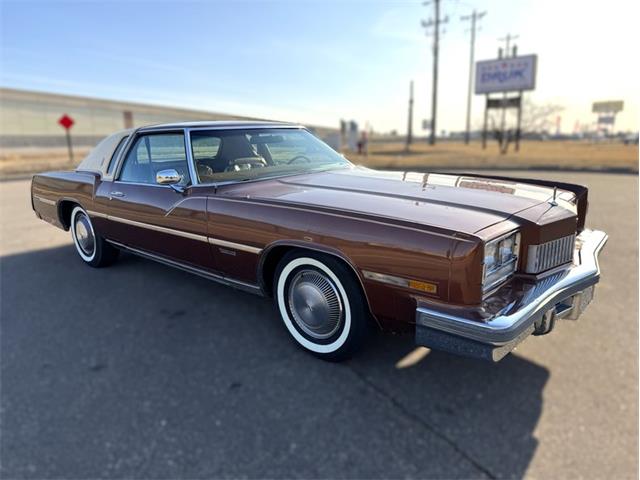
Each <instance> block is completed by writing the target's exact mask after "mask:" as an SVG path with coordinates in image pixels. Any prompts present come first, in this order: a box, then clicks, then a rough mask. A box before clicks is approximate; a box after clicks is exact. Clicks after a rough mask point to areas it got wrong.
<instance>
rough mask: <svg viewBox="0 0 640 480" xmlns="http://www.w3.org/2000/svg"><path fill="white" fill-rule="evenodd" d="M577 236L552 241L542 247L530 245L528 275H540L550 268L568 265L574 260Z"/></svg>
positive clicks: (542, 244)
mask: <svg viewBox="0 0 640 480" xmlns="http://www.w3.org/2000/svg"><path fill="white" fill-rule="evenodd" d="M575 243H576V236H575V234H574V235H569V236H567V237H562V238H558V239H556V240H551V241H550V242H547V243H541V244H540V245H530V246H529V251H528V252H527V268H526V272H527V273H540V272H544V271H545V270H549V269H550V268H553V267H557V266H558V265H562V264H563V263H568V262H570V261H571V260H572V259H573V249H574V246H575Z"/></svg>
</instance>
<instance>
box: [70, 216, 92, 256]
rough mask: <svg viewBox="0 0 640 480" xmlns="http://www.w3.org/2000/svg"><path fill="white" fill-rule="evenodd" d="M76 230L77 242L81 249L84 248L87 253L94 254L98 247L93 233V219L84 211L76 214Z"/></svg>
mask: <svg viewBox="0 0 640 480" xmlns="http://www.w3.org/2000/svg"><path fill="white" fill-rule="evenodd" d="M74 231H75V234H76V235H75V237H76V242H77V244H78V246H79V247H80V250H82V251H83V252H84V254H85V255H88V256H90V255H92V254H93V251H94V250H95V248H96V239H95V236H94V235H93V228H92V227H91V221H90V220H89V218H88V217H87V216H86V215H85V214H84V213H78V214H77V215H76V218H75V224H74Z"/></svg>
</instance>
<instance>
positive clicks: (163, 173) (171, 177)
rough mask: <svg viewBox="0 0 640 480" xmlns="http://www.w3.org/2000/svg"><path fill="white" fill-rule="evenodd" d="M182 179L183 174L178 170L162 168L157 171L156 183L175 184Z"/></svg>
mask: <svg viewBox="0 0 640 480" xmlns="http://www.w3.org/2000/svg"><path fill="white" fill-rule="evenodd" d="M181 181H182V175H180V174H179V173H178V172H176V171H175V170H174V169H173V168H169V169H167V170H160V171H159V172H158V173H156V183H159V184H160V185H175V184H176V183H180V182H181Z"/></svg>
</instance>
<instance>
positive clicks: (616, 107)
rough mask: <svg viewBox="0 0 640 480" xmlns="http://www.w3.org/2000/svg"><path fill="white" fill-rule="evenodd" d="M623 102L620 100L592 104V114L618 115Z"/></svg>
mask: <svg viewBox="0 0 640 480" xmlns="http://www.w3.org/2000/svg"><path fill="white" fill-rule="evenodd" d="M623 107H624V102H623V101H622V100H613V101H608V102H593V107H592V111H593V113H618V112H621V111H622V108H623Z"/></svg>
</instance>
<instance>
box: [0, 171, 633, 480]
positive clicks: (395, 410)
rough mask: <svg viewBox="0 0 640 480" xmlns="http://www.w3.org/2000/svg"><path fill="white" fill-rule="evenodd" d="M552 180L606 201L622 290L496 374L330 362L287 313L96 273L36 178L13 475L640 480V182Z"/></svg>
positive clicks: (600, 206)
mask: <svg viewBox="0 0 640 480" xmlns="http://www.w3.org/2000/svg"><path fill="white" fill-rule="evenodd" d="M504 173H505V172H496V174H504ZM519 175H523V172H520V173H519ZM532 175H534V176H536V177H543V178H555V179H558V180H562V181H570V182H577V183H583V184H586V185H588V186H589V187H590V207H589V216H588V221H587V223H588V225H589V226H590V227H593V228H598V229H603V230H605V231H607V232H608V233H609V235H610V239H609V243H608V245H607V247H606V249H605V250H604V252H603V255H602V257H601V267H602V275H603V279H602V282H601V284H600V286H599V288H598V290H597V291H596V298H595V300H594V303H593V304H592V305H591V306H590V308H589V309H588V310H587V312H586V313H585V314H584V315H583V316H582V317H581V318H580V320H579V321H578V322H571V321H563V322H561V323H560V324H559V325H558V326H557V328H556V330H555V331H554V332H553V333H552V334H551V335H548V336H545V337H534V338H529V339H528V340H527V341H526V342H525V343H524V344H522V345H521V346H520V347H519V348H518V349H517V351H516V352H515V353H514V354H511V355H509V356H508V357H507V358H505V359H504V360H503V361H502V362H500V363H498V364H495V365H493V364H489V363H482V362H480V361H476V360H468V359H463V358H457V357H454V356H451V355H447V354H443V353H439V352H435V351H431V352H425V351H420V350H418V351H416V350H415V346H414V345H413V344H412V338H411V337H410V336H400V337H395V336H384V335H377V336H375V337H374V338H372V339H371V341H370V342H369V344H368V346H367V348H366V349H365V350H364V351H363V352H362V353H361V354H360V355H358V356H357V357H355V358H354V359H352V360H350V361H348V362H346V363H343V364H332V363H326V362H322V361H320V360H317V359H315V358H314V357H312V356H310V355H308V354H306V353H304V352H302V351H301V350H299V349H298V348H296V346H295V345H294V344H293V342H292V341H291V340H290V339H289V337H288V335H287V333H286V331H285V329H284V328H283V327H282V326H281V325H280V323H279V319H278V318H277V317H276V315H275V313H274V311H273V309H272V306H271V301H270V300H269V299H263V298H258V297H255V296H252V295H249V294H246V293H241V292H238V291H235V290H232V289H230V288H227V287H223V286H219V285H217V284H215V283H211V282H209V281H207V280H205V279H202V278H199V277H196V276H192V275H189V274H187V273H184V272H182V271H178V270H174V269H171V268H169V267H166V266H162V265H159V264H156V263H153V262H150V261H147V260H143V259H140V258H137V257H134V256H131V255H123V256H122V257H121V260H120V261H119V262H118V263H117V264H116V265H114V266H113V267H111V268H107V269H100V270H95V269H91V268H88V267H86V266H85V265H83V264H82V262H81V260H80V259H79V258H78V257H77V255H76V253H75V250H74V249H73V246H72V244H71V239H70V235H69V234H68V233H67V232H63V231H61V230H58V229H55V228H54V227H52V226H50V225H48V224H46V223H44V222H41V221H39V220H37V219H36V217H35V216H34V215H33V212H32V211H31V206H30V203H29V181H28V180H16V181H6V182H2V183H1V184H0V192H1V195H2V198H1V202H0V203H1V205H2V211H1V213H2V242H1V243H2V246H1V248H2V251H1V252H0V253H1V254H2V258H1V264H0V268H1V278H0V280H1V298H0V301H1V302H2V303H1V315H2V319H1V343H0V347H1V350H0V355H1V357H0V360H1V368H2V370H1V373H2V377H1V379H0V387H1V407H2V408H1V415H2V418H1V420H2V423H1V432H0V433H1V437H0V441H1V445H0V447H1V450H0V453H1V458H2V477H3V478H65V479H75V478H136V479H142V478H205V477H207V478H211V477H216V478H221V477H234V478H236V477H250V478H256V477H268V478H281V477H287V478H293V477H295V478H318V477H323V478H354V477H357V478H400V477H403V478H404V477H414V478H415V477H437V478H470V477H473V478H477V477H480V478H484V477H489V478H500V477H521V476H523V475H527V476H530V477H535V478H578V477H582V478H637V476H638V470H637V460H638V458H637V456H638V409H637V402H638V296H637V295H638V209H637V205H638V188H637V187H638V177H637V176H635V175H615V174H604V173H601V174H596V173H588V174H587V173H575V172H571V173H562V172H553V173H544V172H535V173H533V174H532ZM412 353H413V355H411V354H412ZM425 353H426V355H425ZM407 355H409V358H407ZM403 359H404V361H402V360H403ZM411 360H414V361H415V360H418V361H415V362H413V363H412V361H411Z"/></svg>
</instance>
